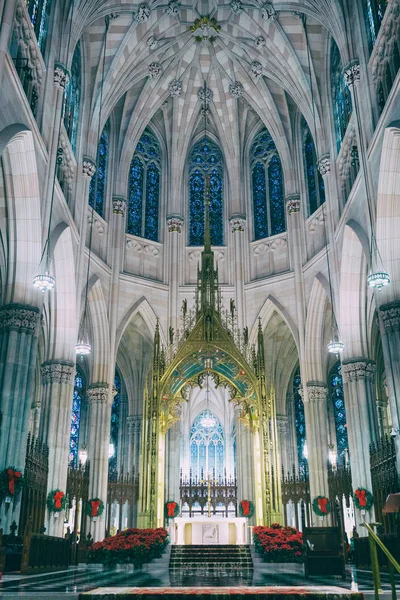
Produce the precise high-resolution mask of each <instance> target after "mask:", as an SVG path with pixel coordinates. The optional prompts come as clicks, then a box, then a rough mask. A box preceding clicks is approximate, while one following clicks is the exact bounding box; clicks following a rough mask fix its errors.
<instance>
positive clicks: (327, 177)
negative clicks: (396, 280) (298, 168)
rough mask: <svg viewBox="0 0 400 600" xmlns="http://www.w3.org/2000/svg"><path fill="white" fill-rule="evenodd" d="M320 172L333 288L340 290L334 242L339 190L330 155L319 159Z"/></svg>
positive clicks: (324, 155)
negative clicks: (323, 192) (322, 183)
mask: <svg viewBox="0 0 400 600" xmlns="http://www.w3.org/2000/svg"><path fill="white" fill-rule="evenodd" d="M318 171H319V172H320V173H321V176H322V179H323V180H324V187H325V204H324V207H323V210H324V214H325V226H326V230H327V243H328V244H330V253H331V255H332V259H331V264H332V266H331V274H332V280H333V287H334V289H335V290H337V289H338V285H339V264H340V261H339V259H338V255H337V244H336V243H335V241H334V232H335V226H336V215H339V202H338V190H337V181H336V178H335V173H333V172H332V171H331V157H330V155H329V154H323V155H322V156H321V157H320V158H319V159H318Z"/></svg>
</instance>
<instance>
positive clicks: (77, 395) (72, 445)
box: [69, 365, 86, 467]
mask: <svg viewBox="0 0 400 600" xmlns="http://www.w3.org/2000/svg"><path fill="white" fill-rule="evenodd" d="M85 387H86V386H85V377H84V375H83V372H82V369H81V368H80V367H79V366H78V365H77V366H76V373H75V379H74V394H73V397H72V416H71V427H70V434H69V464H70V465H71V466H72V467H76V466H78V448H79V430H80V425H81V408H82V402H83V400H84V397H85Z"/></svg>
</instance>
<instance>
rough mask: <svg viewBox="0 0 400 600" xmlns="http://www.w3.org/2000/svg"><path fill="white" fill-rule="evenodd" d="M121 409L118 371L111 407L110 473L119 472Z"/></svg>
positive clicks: (117, 372)
mask: <svg viewBox="0 0 400 600" xmlns="http://www.w3.org/2000/svg"><path fill="white" fill-rule="evenodd" d="M120 408H121V375H120V374H119V371H118V369H116V370H115V376H114V398H113V402H112V406H111V425H110V452H109V463H108V468H109V471H110V472H116V470H117V456H118V436H119V427H120V419H119V416H120Z"/></svg>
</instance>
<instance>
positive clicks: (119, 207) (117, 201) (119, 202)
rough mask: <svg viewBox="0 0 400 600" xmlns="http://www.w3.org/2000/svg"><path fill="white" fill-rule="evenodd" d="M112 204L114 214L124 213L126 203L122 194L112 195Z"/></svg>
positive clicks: (122, 214)
mask: <svg viewBox="0 0 400 600" xmlns="http://www.w3.org/2000/svg"><path fill="white" fill-rule="evenodd" d="M112 205H113V213H114V215H121V216H122V217H123V216H124V215H125V213H126V209H127V206H128V203H127V201H126V200H125V198H124V197H123V196H113V199H112Z"/></svg>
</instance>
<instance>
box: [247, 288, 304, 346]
mask: <svg viewBox="0 0 400 600" xmlns="http://www.w3.org/2000/svg"><path fill="white" fill-rule="evenodd" d="M274 311H276V312H277V313H278V314H279V315H280V316H281V317H282V319H283V320H284V321H285V323H286V325H287V326H288V328H289V330H290V332H291V334H292V336H293V338H294V341H295V344H296V347H297V349H299V332H298V328H297V327H296V324H295V322H294V320H293V318H292V316H291V315H290V313H289V311H288V310H287V308H285V307H284V306H283V304H281V303H280V302H279V301H278V300H277V299H276V298H275V297H274V296H272V295H271V294H270V295H269V296H268V298H267V299H266V301H265V302H264V304H263V306H262V307H261V309H260V311H259V313H258V315H257V317H256V319H255V321H254V323H253V326H252V328H251V331H250V334H249V343H250V345H252V344H255V343H256V341H257V333H258V320H259V319H260V320H261V328H262V330H263V331H265V328H266V327H267V325H268V321H269V320H270V319H271V317H272V315H273V314H274Z"/></svg>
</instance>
